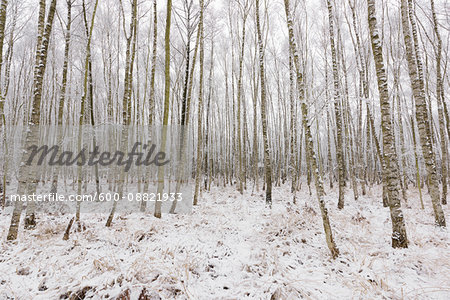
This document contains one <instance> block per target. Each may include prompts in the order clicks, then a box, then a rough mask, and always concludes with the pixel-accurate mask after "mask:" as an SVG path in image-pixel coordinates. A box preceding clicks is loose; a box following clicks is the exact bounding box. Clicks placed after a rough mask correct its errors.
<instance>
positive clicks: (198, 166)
mask: <svg viewBox="0 0 450 300" xmlns="http://www.w3.org/2000/svg"><path fill="white" fill-rule="evenodd" d="M204 10H205V4H204V0H200V19H199V23H198V30H199V31H200V79H199V88H198V111H197V118H198V119H197V159H196V168H195V169H196V174H195V190H194V200H193V204H194V205H197V204H198V197H199V189H200V178H201V177H202V157H203V156H202V152H203V151H202V149H203V139H202V134H203V131H202V119H203V69H204V61H205V45H204V44H205V37H204V32H203V18H204V16H203V15H204Z"/></svg>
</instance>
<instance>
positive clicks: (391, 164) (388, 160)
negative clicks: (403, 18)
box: [367, 0, 408, 248]
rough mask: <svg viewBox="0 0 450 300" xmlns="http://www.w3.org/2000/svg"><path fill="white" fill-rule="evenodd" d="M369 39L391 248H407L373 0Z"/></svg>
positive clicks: (369, 4) (370, 2) (371, 0)
mask: <svg viewBox="0 0 450 300" xmlns="http://www.w3.org/2000/svg"><path fill="white" fill-rule="evenodd" d="M367 11H368V18H369V30H370V40H371V42H372V53H373V58H374V61H375V69H376V74H377V83H378V92H379V94H380V107H381V127H382V133H383V159H384V167H383V177H384V178H385V182H386V184H387V192H388V204H389V209H390V213H391V221H392V247H393V248H407V247H408V239H407V236H406V228H405V221H404V219H403V213H402V210H401V207H400V193H399V180H400V178H399V177H398V172H397V171H396V167H397V163H396V162H397V155H396V152H395V141H394V132H393V127H392V115H391V105H390V103H389V93H388V85H387V74H386V69H385V65H384V60H383V49H382V47H381V41H380V37H379V35H378V28H377V19H376V11H375V0H367Z"/></svg>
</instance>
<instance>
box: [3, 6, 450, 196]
mask: <svg viewBox="0 0 450 300" xmlns="http://www.w3.org/2000/svg"><path fill="white" fill-rule="evenodd" d="M430 4H431V15H432V17H433V29H434V34H435V35H436V39H437V46H436V47H435V52H436V81H437V82H436V98H437V100H438V101H437V102H438V113H439V134H440V136H441V152H442V158H441V164H442V204H447V175H448V174H447V156H448V147H447V139H446V134H445V123H444V119H445V118H444V108H445V97H444V82H443V79H442V71H441V61H442V39H441V35H440V33H439V29H438V27H439V24H438V20H437V17H436V11H435V8H434V0H430ZM0 54H1V52H0ZM445 115H446V117H447V120H446V121H447V126H448V125H449V124H448V114H447V113H446V114H445ZM449 137H450V133H449Z"/></svg>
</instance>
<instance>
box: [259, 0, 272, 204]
mask: <svg viewBox="0 0 450 300" xmlns="http://www.w3.org/2000/svg"><path fill="white" fill-rule="evenodd" d="M256 31H257V33H258V53H259V73H260V74H259V79H260V82H261V120H262V134H263V145H264V170H265V173H266V204H268V205H269V206H272V167H271V163H270V150H269V141H268V137H267V114H266V108H267V107H266V80H265V71H264V47H263V41H262V36H261V25H260V21H259V0H256Z"/></svg>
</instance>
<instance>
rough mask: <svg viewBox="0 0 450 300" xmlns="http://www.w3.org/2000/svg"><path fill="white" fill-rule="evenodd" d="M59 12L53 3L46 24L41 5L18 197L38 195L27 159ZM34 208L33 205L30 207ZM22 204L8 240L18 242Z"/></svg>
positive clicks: (29, 219) (28, 224)
mask: <svg viewBox="0 0 450 300" xmlns="http://www.w3.org/2000/svg"><path fill="white" fill-rule="evenodd" d="M55 11H56V0H52V2H51V4H50V8H49V14H48V17H47V22H46V23H44V22H45V0H41V1H40V2H39V23H38V37H37V46H36V63H35V66H34V78H33V99H32V111H31V119H30V121H29V123H28V130H27V136H26V139H25V145H24V148H23V154H22V161H21V165H20V169H19V183H18V188H17V193H18V194H19V195H24V194H25V193H28V194H32V193H34V192H35V191H36V186H37V169H36V166H31V168H29V167H27V166H26V159H27V158H28V157H29V155H28V154H29V152H30V149H29V147H30V146H32V145H33V144H35V143H36V142H37V139H36V135H37V132H36V128H35V126H38V125H39V123H40V116H41V111H40V106H41V99H42V89H43V79H44V74H45V67H46V64H47V50H48V45H49V40H50V35H51V31H52V27H53V19H54V16H55ZM30 204H31V205H30ZM22 208H23V206H22V202H21V201H16V202H15V205H14V210H13V214H12V216H11V223H10V227H9V231H8V236H7V240H9V241H11V240H15V239H16V238H17V233H18V228H19V223H20V215H21V213H22ZM24 226H25V228H34V227H35V226H36V219H35V213H34V202H33V201H30V202H29V203H28V205H27V213H26V216H25V224H24Z"/></svg>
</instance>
